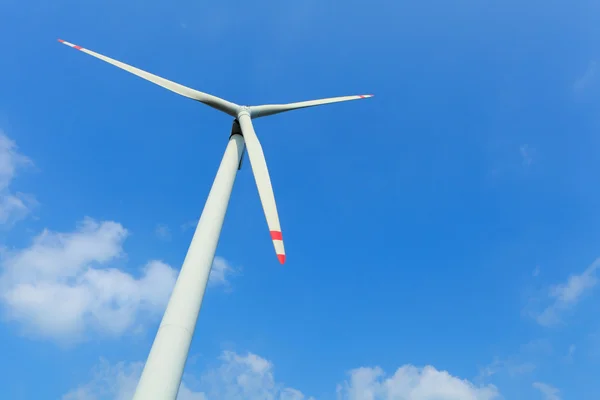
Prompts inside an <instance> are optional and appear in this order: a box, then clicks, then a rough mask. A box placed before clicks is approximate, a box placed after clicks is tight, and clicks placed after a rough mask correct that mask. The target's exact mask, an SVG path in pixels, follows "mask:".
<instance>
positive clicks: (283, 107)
mask: <svg viewBox="0 0 600 400" xmlns="http://www.w3.org/2000/svg"><path fill="white" fill-rule="evenodd" d="M369 97H373V95H372V94H360V95H356V96H342V97H330V98H328V99H320V100H309V101H300V102H298V103H288V104H265V105H262V106H252V107H249V109H250V115H252V118H259V117H266V116H268V115H273V114H279V113H282V112H286V111H291V110H297V109H299V108H306V107H314V106H322V105H324V104H331V103H339V102H341V101H350V100H360V99H368V98H369Z"/></svg>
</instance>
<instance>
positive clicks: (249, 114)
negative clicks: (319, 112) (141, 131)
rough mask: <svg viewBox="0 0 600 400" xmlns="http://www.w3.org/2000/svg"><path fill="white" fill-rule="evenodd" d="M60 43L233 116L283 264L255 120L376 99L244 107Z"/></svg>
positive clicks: (274, 207)
mask: <svg viewBox="0 0 600 400" xmlns="http://www.w3.org/2000/svg"><path fill="white" fill-rule="evenodd" d="M58 41H59V42H61V43H63V44H65V45H67V46H69V47H72V48H74V49H77V50H79V51H82V52H84V53H86V54H89V55H91V56H93V57H96V58H98V59H100V60H102V61H105V62H107V63H109V64H112V65H114V66H116V67H119V68H121V69H123V70H125V71H128V72H130V73H132V74H134V75H137V76H139V77H140V78H142V79H145V80H147V81H150V82H152V83H155V84H157V85H159V86H162V87H163V88H165V89H168V90H170V91H172V92H175V93H177V94H179V95H181V96H184V97H187V98H190V99H192V100H196V101H199V102H201V103H204V104H206V105H207V106H210V107H212V108H214V109H217V110H219V111H221V112H224V113H225V114H228V115H231V116H232V117H234V118H235V120H234V122H233V126H232V128H231V135H232V136H233V135H236V134H239V135H242V136H243V138H244V141H245V143H246V151H247V153H248V158H249V159H250V165H251V167H252V173H253V175H254V179H255V181H256V187H257V189H258V195H259V197H260V201H261V204H262V207H263V211H264V213H265V218H266V220H267V225H268V227H269V231H270V234H271V240H272V241H273V247H274V248H275V253H276V254H277V258H278V259H279V262H280V263H281V264H283V263H284V262H285V248H284V246H283V236H282V234H281V226H280V224H279V215H278V213H277V205H276V203H275V195H274V194H273V187H272V185H271V178H270V176H269V170H268V168H267V163H266V160H265V156H264V153H263V150H262V146H261V144H260V141H259V140H258V137H257V136H256V132H255V131H254V126H253V125H252V119H256V118H260V117H266V116H269V115H274V114H279V113H282V112H287V111H292V110H298V109H301V108H307V107H314V106H320V105H325V104H331V103H339V102H342V101H349V100H360V99H366V98H369V97H373V95H370V94H369V95H356V96H342V97H331V98H327V99H319V100H309V101H301V102H296V103H287V104H264V105H259V106H241V105H238V104H235V103H233V102H230V101H227V100H225V99H222V98H220V97H217V96H213V95H211V94H208V93H204V92H200V91H198V90H195V89H192V88H189V87H187V86H183V85H180V84H179V83H175V82H172V81H170V80H168V79H165V78H162V77H160V76H157V75H154V74H151V73H150V72H146V71H143V70H141V69H139V68H136V67H133V66H131V65H128V64H125V63H123V62H121V61H117V60H114V59H112V58H110V57H107V56H104V55H102V54H99V53H96V52H94V51H92V50H88V49H85V48H83V47H81V46H77V45H75V44H73V43H69V42H66V41H64V40H62V39H58ZM242 160H243V155H242V158H241V159H240V164H239V166H238V168H241V165H242Z"/></svg>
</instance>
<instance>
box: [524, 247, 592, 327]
mask: <svg viewBox="0 0 600 400" xmlns="http://www.w3.org/2000/svg"><path fill="white" fill-rule="evenodd" d="M599 266H600V259H596V260H595V261H594V262H593V263H592V264H591V265H590V266H589V267H587V268H586V269H585V271H583V272H582V273H581V274H579V275H571V276H569V278H568V279H567V281H566V282H565V283H561V284H558V285H553V286H551V287H550V289H549V293H548V295H549V299H550V300H551V304H550V305H549V306H548V307H546V308H545V309H544V310H543V311H542V312H541V313H539V314H537V315H536V316H535V317H536V320H537V322H538V323H539V324H540V325H542V326H551V325H556V324H558V323H560V321H561V319H560V315H561V314H562V313H563V312H565V311H567V310H569V309H571V308H573V307H574V306H575V305H577V303H578V302H579V301H580V300H581V298H582V296H583V295H584V294H585V293H586V292H588V291H590V290H591V289H593V288H594V287H595V286H596V284H597V283H598V279H597V277H596V270H597V269H598V267H599Z"/></svg>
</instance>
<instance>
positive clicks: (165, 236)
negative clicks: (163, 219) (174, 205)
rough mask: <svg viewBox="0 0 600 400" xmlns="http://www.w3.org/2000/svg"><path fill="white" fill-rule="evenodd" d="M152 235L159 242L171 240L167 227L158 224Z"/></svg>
mask: <svg viewBox="0 0 600 400" xmlns="http://www.w3.org/2000/svg"><path fill="white" fill-rule="evenodd" d="M154 233H155V234H156V236H157V237H158V238H159V239H161V240H171V230H170V229H169V227H168V226H167V225H164V224H158V225H157V226H156V228H155V229H154Z"/></svg>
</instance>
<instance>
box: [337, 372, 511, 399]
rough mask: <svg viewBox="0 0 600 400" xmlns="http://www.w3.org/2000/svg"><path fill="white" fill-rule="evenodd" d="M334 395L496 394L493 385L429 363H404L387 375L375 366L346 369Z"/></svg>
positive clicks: (472, 396) (425, 396)
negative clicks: (480, 383) (478, 383)
mask: <svg viewBox="0 0 600 400" xmlns="http://www.w3.org/2000/svg"><path fill="white" fill-rule="evenodd" d="M338 399H340V400H493V399H500V395H499V393H498V390H497V389H496V387H495V386H493V385H484V386H476V385H474V384H473V383H471V382H469V381H468V380H464V379H460V378H457V377H455V376H452V375H450V374H449V373H448V372H446V371H438V370H437V369H435V368H434V367H432V366H426V367H424V368H417V367H415V366H412V365H404V366H402V367H400V368H398V370H397V371H396V373H395V374H394V375H393V376H390V377H386V376H385V374H384V372H383V370H382V369H381V368H378V367H375V368H358V369H355V370H352V371H350V379H349V381H346V382H344V383H343V384H342V385H338Z"/></svg>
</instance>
